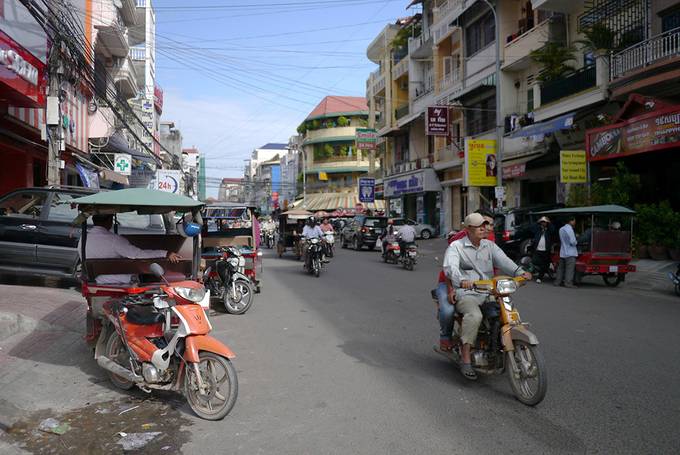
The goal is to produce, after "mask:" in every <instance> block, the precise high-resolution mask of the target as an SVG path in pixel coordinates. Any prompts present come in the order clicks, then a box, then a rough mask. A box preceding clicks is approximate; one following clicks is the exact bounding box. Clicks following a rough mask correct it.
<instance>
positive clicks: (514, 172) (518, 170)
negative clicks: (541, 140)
mask: <svg viewBox="0 0 680 455" xmlns="http://www.w3.org/2000/svg"><path fill="white" fill-rule="evenodd" d="M526 172H527V165H526V163H519V164H510V165H508V166H503V178H504V179H513V178H517V177H523V176H524V174H526Z"/></svg>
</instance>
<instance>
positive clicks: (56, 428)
mask: <svg viewBox="0 0 680 455" xmlns="http://www.w3.org/2000/svg"><path fill="white" fill-rule="evenodd" d="M38 429H39V430H40V431H44V432H45V433H54V434H58V435H59V436H61V435H62V434H64V433H66V432H67V431H68V430H70V429H71V425H69V424H68V423H66V422H63V423H62V422H59V421H58V420H57V419H53V418H51V417H50V418H49V419H45V420H43V421H42V422H40V426H39V427H38Z"/></svg>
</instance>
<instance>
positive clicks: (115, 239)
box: [78, 215, 182, 285]
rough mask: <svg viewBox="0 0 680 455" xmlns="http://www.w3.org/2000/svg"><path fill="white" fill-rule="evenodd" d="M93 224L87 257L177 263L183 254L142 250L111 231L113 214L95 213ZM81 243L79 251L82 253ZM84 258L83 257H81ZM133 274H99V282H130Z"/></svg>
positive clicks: (86, 252) (86, 250) (114, 283)
mask: <svg viewBox="0 0 680 455" xmlns="http://www.w3.org/2000/svg"><path fill="white" fill-rule="evenodd" d="M92 222H93V224H94V226H92V227H91V228H90V229H89V230H88V232H87V245H86V246H85V255H86V256H87V259H152V258H166V259H168V260H169V261H170V262H172V263H173V264H174V263H177V262H179V261H180V260H182V256H180V255H179V254H177V253H173V252H172V251H166V250H142V249H141V248H137V247H136V246H134V245H133V244H131V243H130V241H129V240H128V239H126V238H125V237H123V236H120V235H118V234H114V233H113V232H111V228H112V227H113V215H93V216H92ZM80 251H81V249H80V245H78V252H79V253H80ZM81 259H82V258H81ZM132 278H133V275H99V276H97V277H96V278H95V281H96V282H97V284H113V285H118V284H130V283H131V282H132Z"/></svg>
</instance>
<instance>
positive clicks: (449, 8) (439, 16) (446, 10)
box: [432, 0, 476, 41]
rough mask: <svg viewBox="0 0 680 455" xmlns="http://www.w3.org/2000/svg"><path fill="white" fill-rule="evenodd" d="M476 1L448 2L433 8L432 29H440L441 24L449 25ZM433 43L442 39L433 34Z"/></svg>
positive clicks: (455, 0)
mask: <svg viewBox="0 0 680 455" xmlns="http://www.w3.org/2000/svg"><path fill="white" fill-rule="evenodd" d="M475 1H476V0H448V1H446V2H444V3H442V4H441V5H439V6H437V7H435V8H434V10H433V13H434V21H433V22H432V29H433V30H438V29H441V26H442V25H443V24H446V25H448V24H450V23H451V22H453V21H454V20H455V19H457V18H458V16H460V15H461V14H463V12H465V10H466V9H467V8H468V7H470V6H472V4H474V3H475ZM434 38H435V41H437V40H441V39H442V38H444V37H442V36H441V35H440V36H437V35H436V34H435V37H434Z"/></svg>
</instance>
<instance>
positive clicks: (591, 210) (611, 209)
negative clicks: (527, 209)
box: [535, 204, 635, 215]
mask: <svg viewBox="0 0 680 455" xmlns="http://www.w3.org/2000/svg"><path fill="white" fill-rule="evenodd" d="M535 213H536V214H538V215H578V214H595V215H596V214H634V213H635V210H631V209H629V208H627V207H624V206H622V205H613V204H609V205H591V206H589V207H568V208H564V209H555V210H546V211H541V212H535Z"/></svg>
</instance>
